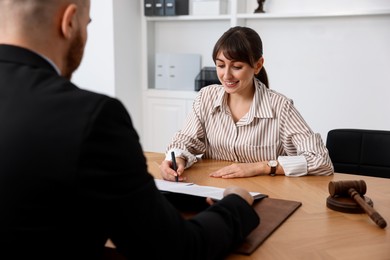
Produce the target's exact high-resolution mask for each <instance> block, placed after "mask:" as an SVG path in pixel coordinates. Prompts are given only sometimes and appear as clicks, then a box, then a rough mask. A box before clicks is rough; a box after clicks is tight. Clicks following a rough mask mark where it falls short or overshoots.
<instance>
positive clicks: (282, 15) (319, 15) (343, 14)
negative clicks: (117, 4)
mask: <svg viewBox="0 0 390 260" xmlns="http://www.w3.org/2000/svg"><path fill="white" fill-rule="evenodd" d="M374 15H390V10H370V11H353V12H352V11H351V12H327V13H323V12H321V13H249V14H248V13H238V14H237V15H236V18H237V19H285V18H287V19H289V18H326V17H348V16H374ZM145 19H146V21H148V22H164V21H167V22H168V21H208V20H209V21H218V20H231V19H232V15H230V14H224V15H178V16H145Z"/></svg>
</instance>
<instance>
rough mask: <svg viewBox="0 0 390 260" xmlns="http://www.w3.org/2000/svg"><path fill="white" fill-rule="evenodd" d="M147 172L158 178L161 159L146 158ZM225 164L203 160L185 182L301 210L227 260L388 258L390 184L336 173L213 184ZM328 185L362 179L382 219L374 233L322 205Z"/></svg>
mask: <svg viewBox="0 0 390 260" xmlns="http://www.w3.org/2000/svg"><path fill="white" fill-rule="evenodd" d="M145 155H146V157H147V160H148V169H149V172H150V173H151V174H152V175H153V176H155V177H156V178H161V175H160V169H159V164H160V163H161V162H162V161H163V159H164V155H163V154H160V153H150V152H146V153H145ZM228 164H229V162H223V161H213V160H202V161H201V162H198V163H196V164H195V165H194V166H193V167H191V168H190V169H187V170H186V172H185V173H184V174H185V176H186V177H187V181H188V182H193V183H196V184H199V185H208V186H215V187H222V188H223V187H227V186H230V185H238V186H242V187H245V188H246V189H248V190H249V191H257V192H261V193H265V194H268V195H269V197H271V198H279V199H287V200H296V201H300V202H302V206H301V207H300V208H299V209H298V210H297V211H296V212H295V213H294V214H293V215H292V216H290V218H288V219H287V221H286V222H284V223H283V225H282V226H280V227H279V228H278V229H277V230H276V231H275V232H274V233H273V234H272V235H271V236H270V237H269V238H268V239H267V240H266V241H265V242H264V243H263V244H262V245H260V247H259V248H258V249H257V250H256V251H255V252H254V253H253V254H252V255H250V256H245V255H239V254H231V255H230V256H229V257H228V258H227V259H261V260H268V259H272V260H275V259H277V260H283V259H289V260H291V259H299V260H301V259H310V260H316V259H326V260H328V259H342V260H348V259H354V260H359V259H364V260H385V259H390V231H389V225H390V179H384V178H375V177H368V176H359V175H351V174H340V173H336V174H334V175H333V176H305V177H296V178H295V177H284V176H276V177H270V176H258V177H251V178H237V179H228V180H227V179H219V178H218V179H217V178H211V177H209V176H208V173H210V172H212V171H214V170H216V169H219V168H221V167H223V166H225V165H228ZM331 180H336V181H338V180H364V181H365V182H366V184H367V192H366V194H365V195H366V196H368V197H369V198H371V200H372V201H373V203H374V208H375V209H376V210H377V211H378V212H379V213H380V214H381V215H382V217H383V218H384V219H385V220H386V222H387V224H388V226H387V227H386V228H385V229H381V228H379V227H378V226H377V225H376V224H375V223H374V222H373V221H372V220H371V219H370V218H369V217H368V215H367V214H348V213H341V212H337V211H333V210H331V209H329V208H327V206H326V198H327V197H328V196H329V191H328V184H329V182H330V181H331Z"/></svg>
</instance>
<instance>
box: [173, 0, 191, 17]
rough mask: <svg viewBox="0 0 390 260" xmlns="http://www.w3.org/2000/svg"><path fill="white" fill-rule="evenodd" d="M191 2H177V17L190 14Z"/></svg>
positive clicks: (178, 0)
mask: <svg viewBox="0 0 390 260" xmlns="http://www.w3.org/2000/svg"><path fill="white" fill-rule="evenodd" d="M189 1H190V0H175V2H176V4H175V5H176V15H188V14H189V13H190V9H189Z"/></svg>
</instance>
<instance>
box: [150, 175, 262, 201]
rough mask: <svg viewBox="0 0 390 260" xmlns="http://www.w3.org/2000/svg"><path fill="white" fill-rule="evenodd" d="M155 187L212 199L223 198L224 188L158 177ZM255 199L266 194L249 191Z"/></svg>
mask: <svg viewBox="0 0 390 260" xmlns="http://www.w3.org/2000/svg"><path fill="white" fill-rule="evenodd" d="M155 182H156V185H157V188H158V189H159V190H160V191H167V192H174V193H181V194H187V195H193V196H199V197H210V198H212V199H214V200H221V199H222V198H223V191H224V190H225V189H223V188H218V187H212V186H201V185H197V184H194V183H189V182H172V181H165V180H160V179H155ZM250 194H251V195H252V196H253V198H254V199H255V200H257V199H261V198H265V197H267V195H265V194H262V193H259V192H250Z"/></svg>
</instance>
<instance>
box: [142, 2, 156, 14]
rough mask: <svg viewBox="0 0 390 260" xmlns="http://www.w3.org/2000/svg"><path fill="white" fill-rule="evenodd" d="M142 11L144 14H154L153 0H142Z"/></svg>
mask: <svg viewBox="0 0 390 260" xmlns="http://www.w3.org/2000/svg"><path fill="white" fill-rule="evenodd" d="M144 13H145V16H153V15H154V0H144Z"/></svg>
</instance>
